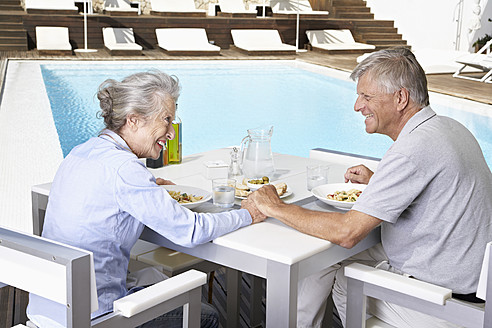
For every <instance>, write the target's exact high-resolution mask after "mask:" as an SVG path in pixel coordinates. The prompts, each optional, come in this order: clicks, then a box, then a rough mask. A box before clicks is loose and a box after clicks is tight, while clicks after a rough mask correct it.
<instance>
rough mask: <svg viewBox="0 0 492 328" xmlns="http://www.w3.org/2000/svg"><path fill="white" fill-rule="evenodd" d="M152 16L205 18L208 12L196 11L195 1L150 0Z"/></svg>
mask: <svg viewBox="0 0 492 328" xmlns="http://www.w3.org/2000/svg"><path fill="white" fill-rule="evenodd" d="M150 5H151V7H152V11H151V14H152V15H159V16H192V17H205V16H207V11H206V10H201V9H196V7H195V1H194V0H150Z"/></svg>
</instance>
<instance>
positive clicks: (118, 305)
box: [113, 270, 207, 318]
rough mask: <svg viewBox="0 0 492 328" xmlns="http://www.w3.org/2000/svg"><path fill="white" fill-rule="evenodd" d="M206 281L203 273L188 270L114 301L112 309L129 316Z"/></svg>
mask: <svg viewBox="0 0 492 328" xmlns="http://www.w3.org/2000/svg"><path fill="white" fill-rule="evenodd" d="M206 282H207V275H206V274H205V273H203V272H200V271H197V270H189V271H186V272H184V273H181V274H179V275H177V276H174V277H172V278H169V279H166V280H164V281H161V282H159V283H157V284H155V285H152V286H149V287H147V288H144V289H142V290H139V291H138V292H136V293H133V294H131V295H128V296H125V297H122V298H120V299H118V300H116V301H114V302H113V311H114V312H119V313H120V314H121V315H122V316H124V317H126V318H129V317H131V316H133V315H135V314H138V313H140V312H143V311H145V310H148V309H149V308H151V307H152V306H154V305H156V304H160V303H163V302H165V301H167V300H170V299H172V298H173V297H176V296H178V295H180V294H184V293H186V292H188V291H190V290H192V289H195V288H197V287H200V286H201V285H204V284H205V283H206Z"/></svg>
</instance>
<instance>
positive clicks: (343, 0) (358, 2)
mask: <svg viewBox="0 0 492 328" xmlns="http://www.w3.org/2000/svg"><path fill="white" fill-rule="evenodd" d="M332 6H333V7H344V6H367V2H366V1H363V0H333V3H332Z"/></svg>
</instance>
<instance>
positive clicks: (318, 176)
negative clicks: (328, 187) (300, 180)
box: [306, 165, 330, 191]
mask: <svg viewBox="0 0 492 328" xmlns="http://www.w3.org/2000/svg"><path fill="white" fill-rule="evenodd" d="M306 169H307V190H309V191H311V189H313V188H314V187H317V186H321V185H324V184H326V183H328V172H329V170H330V168H329V167H328V166H326V165H308V166H307V167H306Z"/></svg>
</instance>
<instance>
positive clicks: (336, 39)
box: [306, 29, 376, 50]
mask: <svg viewBox="0 0 492 328" xmlns="http://www.w3.org/2000/svg"><path fill="white" fill-rule="evenodd" d="M306 35H307V37H308V39H309V43H311V45H312V46H313V47H315V48H321V49H325V50H363V49H368V50H369V49H375V48H376V47H375V46H374V45H372V44H365V43H360V42H355V40H354V37H353V36H352V32H350V30H347V29H341V30H311V31H306Z"/></svg>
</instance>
